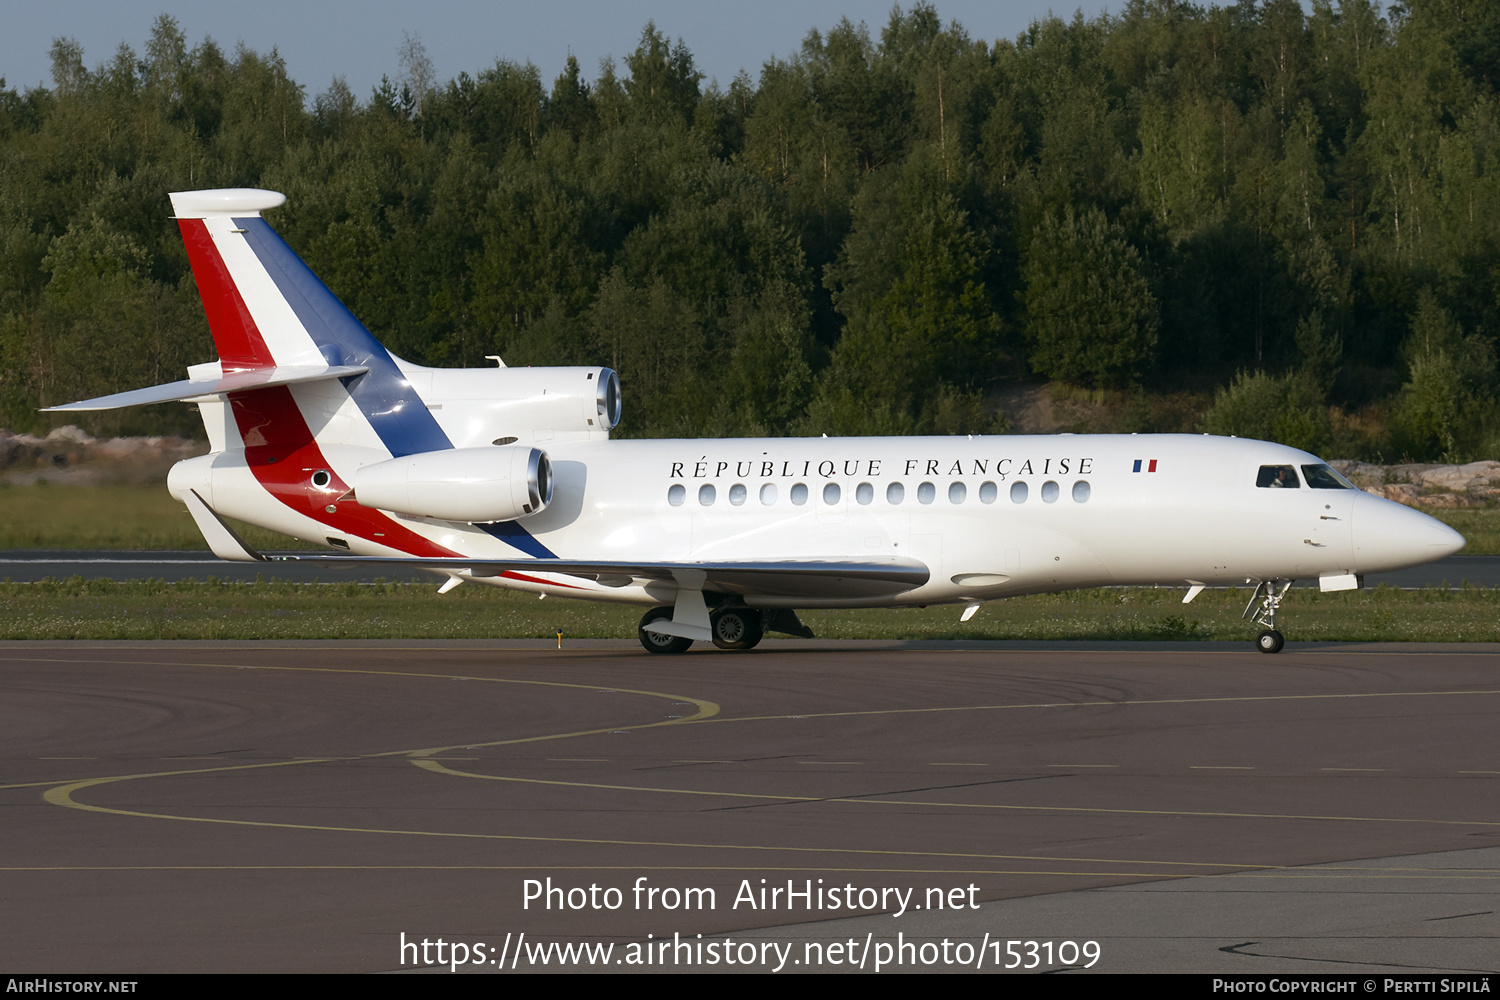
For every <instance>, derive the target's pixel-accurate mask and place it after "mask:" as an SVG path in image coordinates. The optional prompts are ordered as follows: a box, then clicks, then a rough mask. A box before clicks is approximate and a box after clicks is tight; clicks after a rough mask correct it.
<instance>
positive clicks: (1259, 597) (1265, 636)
mask: <svg viewBox="0 0 1500 1000" xmlns="http://www.w3.org/2000/svg"><path fill="white" fill-rule="evenodd" d="M1278 584H1279V585H1280V589H1278V587H1277V585H1278ZM1290 589H1292V581H1290V580H1284V581H1283V580H1262V581H1261V582H1260V583H1259V584H1258V585H1257V586H1256V588H1255V592H1254V593H1253V594H1251V595H1250V603H1249V604H1246V605H1245V613H1244V614H1243V615H1241V616H1240V617H1241V618H1249V619H1250V620H1251V621H1253V622H1255V624H1257V625H1259V626H1261V633H1260V635H1258V636H1256V637H1255V648H1256V649H1258V650H1260V651H1261V652H1262V653H1279V652H1281V647H1282V646H1284V645H1286V638H1285V637H1284V636H1282V634H1281V633H1280V632H1278V631H1276V612H1277V611H1278V610H1279V609H1280V608H1281V599H1282V598H1284V597H1286V592H1287V591H1288V590H1290ZM1257 601H1259V602H1260V606H1259V607H1256V602H1257Z"/></svg>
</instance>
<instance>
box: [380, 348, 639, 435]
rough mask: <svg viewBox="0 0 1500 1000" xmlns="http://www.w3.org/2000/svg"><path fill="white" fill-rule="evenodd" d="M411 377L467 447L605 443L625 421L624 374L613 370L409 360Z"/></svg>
mask: <svg viewBox="0 0 1500 1000" xmlns="http://www.w3.org/2000/svg"><path fill="white" fill-rule="evenodd" d="M406 374H407V378H408V379H409V380H410V381H411V384H412V386H413V387H414V388H415V389H416V390H417V392H418V394H419V395H421V397H422V399H423V401H424V402H426V403H427V407H428V409H429V410H431V411H432V414H433V416H434V417H436V418H437V421H438V423H439V424H440V425H442V427H443V430H444V431H445V432H446V433H447V434H448V437H449V440H451V441H452V442H453V443H454V445H456V446H457V447H460V448H466V447H474V446H478V445H486V444H490V443H491V442H494V441H503V442H504V443H507V444H509V443H512V441H514V442H520V443H521V444H541V443H543V442H547V441H578V440H591V439H601V440H602V439H604V438H607V437H609V432H610V430H612V429H613V428H614V426H615V424H617V423H619V422H620V377H619V376H618V375H616V374H615V373H614V372H613V371H611V370H610V369H608V368H582V367H579V368H564V367H559V368H418V367H416V366H415V365H408V366H407V368H406ZM506 438H510V439H512V441H505V439H506Z"/></svg>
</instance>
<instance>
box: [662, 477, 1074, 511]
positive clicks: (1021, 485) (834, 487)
mask: <svg viewBox="0 0 1500 1000" xmlns="http://www.w3.org/2000/svg"><path fill="white" fill-rule="evenodd" d="M787 492H788V494H789V496H790V498H791V501H792V503H793V504H794V505H796V506H798V507H800V506H802V505H803V504H805V503H807V498H808V488H807V484H806V483H797V484H796V485H794V486H793V487H792V488H791V489H790V490H788V491H787ZM937 492H938V488H937V486H935V485H934V484H932V483H923V484H922V485H920V486H918V487H917V502H918V503H923V504H929V503H932V502H933V501H934V500H936V499H937ZM1039 492H1040V493H1041V497H1042V502H1043V503H1056V502H1057V499H1058V497H1060V496H1062V487H1061V486H1059V485H1058V484H1057V482H1056V481H1055V480H1051V479H1049V480H1047V481H1046V482H1045V483H1043V484H1042V488H1041V490H1040V491H1039ZM1070 492H1071V495H1072V497H1073V502H1074V503H1088V499H1089V493H1090V487H1089V484H1088V480H1086V479H1080V480H1078V481H1077V482H1075V483H1074V484H1073V488H1072V490H1071V491H1070ZM843 495H844V491H843V487H841V486H840V485H839V484H838V483H827V484H825V485H824V486H823V503H825V504H827V505H829V506H832V505H834V504H836V503H838V502H839V500H841V499H842V498H843ZM999 495H1000V487H999V486H997V485H995V484H994V483H990V482H987V483H980V484H979V502H980V503H994V502H995V499H996V498H997V497H998V496H999ZM1030 495H1031V487H1030V486H1028V485H1027V484H1026V482H1025V481H1024V480H1019V479H1018V480H1016V481H1015V482H1013V483H1011V484H1010V500H1011V503H1025V502H1026V501H1027V499H1028V498H1029V497H1030ZM778 496H779V491H778V490H777V488H776V484H775V483H765V484H764V485H762V486H761V488H760V502H761V504H762V505H763V506H766V507H770V506H771V505H772V504H774V503H776V500H777V497H778ZM749 497H750V491H749V489H748V488H747V487H746V486H745V485H744V484H743V483H735V484H734V485H733V486H731V487H729V502H730V503H731V504H732V505H733V506H735V507H742V506H744V504H745V501H746V500H748V499H749ZM968 497H969V488H968V486H966V485H964V484H963V483H961V482H953V483H949V484H948V502H949V503H952V504H960V503H963V502H964V501H965V500H967V499H968ZM718 498H719V491H718V488H717V487H715V486H714V485H713V483H704V484H703V485H702V486H700V487H698V503H699V504H701V505H702V506H704V507H712V506H713V505H714V504H715V503H716V502H717V501H718ZM905 500H906V487H905V485H903V484H901V483H891V484H890V485H889V486H887V487H886V488H885V502H886V503H888V504H891V505H892V506H895V505H896V504H900V503H903V502H904V501H905ZM854 501H855V503H858V504H859V505H860V506H861V507H868V506H869V505H870V504H872V503H874V502H875V487H874V486H873V485H872V484H870V483H860V484H859V485H858V486H856V487H854ZM686 502H687V487H686V486H684V485H682V484H681V483H674V484H673V485H672V487H671V489H669V490H667V503H669V504H671V505H672V506H673V507H681V506H682V505H683V504H684V503H686Z"/></svg>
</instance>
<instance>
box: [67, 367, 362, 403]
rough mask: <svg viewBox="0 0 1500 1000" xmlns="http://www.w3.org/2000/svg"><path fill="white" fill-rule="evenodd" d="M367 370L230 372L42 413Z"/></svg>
mask: <svg viewBox="0 0 1500 1000" xmlns="http://www.w3.org/2000/svg"><path fill="white" fill-rule="evenodd" d="M367 371H369V369H368V368H363V367H359V366H356V365H290V366H284V367H280V368H254V369H251V370H249V371H240V372H230V373H229V374H228V375H216V376H214V377H212V378H189V379H183V380H182V381H181V382H168V383H166V384H165V385H153V386H150V387H149V388H146V389H132V390H130V391H129V392H117V393H115V394H114V395H112V396H100V397H98V398H97V399H85V400H82V401H80V402H77V403H67V404H65V405H63V406H49V407H47V408H46V409H44V410H43V411H42V412H43V413H60V412H65V411H70V410H118V409H122V408H124V407H127V406H145V405H147V404H148V403H177V402H181V401H182V400H185V399H200V398H202V397H205V396H220V395H223V394H225V393H230V392H244V391H245V390H248V389H264V388H266V387H267V386H272V385H293V384H295V383H297V382H322V381H326V380H328V379H335V378H348V377H350V376H351V375H363V374H364V373H365V372H367Z"/></svg>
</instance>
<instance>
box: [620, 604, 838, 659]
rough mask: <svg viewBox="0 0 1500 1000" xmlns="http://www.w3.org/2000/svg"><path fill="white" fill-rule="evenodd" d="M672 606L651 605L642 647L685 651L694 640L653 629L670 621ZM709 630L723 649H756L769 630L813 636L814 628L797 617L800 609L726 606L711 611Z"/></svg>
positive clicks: (643, 625)
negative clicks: (757, 608) (760, 609)
mask: <svg viewBox="0 0 1500 1000" xmlns="http://www.w3.org/2000/svg"><path fill="white" fill-rule="evenodd" d="M671 620H672V609H671V608H652V609H651V610H650V611H647V612H646V614H645V617H643V618H642V619H641V646H643V647H644V648H645V649H646V651H647V652H650V653H662V654H675V653H685V652H687V651H688V647H690V646H692V644H693V640H692V639H688V638H684V637H682V636H676V635H668V634H666V633H665V632H653V631H652V630H651V626H652V625H653V624H654V623H656V622H670V621H671ZM708 631H709V634H710V637H711V638H712V639H713V644H714V645H715V646H718V647H719V648H720V649H754V648H755V647H756V646H758V645H760V640H761V639H763V638H764V637H765V634H766V633H767V632H768V631H770V632H784V633H786V634H787V635H795V636H801V637H802V638H804V639H811V638H812V637H813V634H812V630H811V629H809V628H808V627H807V626H806V625H803V624H802V622H801V621H800V620H799V619H798V618H797V612H795V611H791V610H788V609H785V608H783V609H780V610H776V611H758V610H756V609H754V608H739V607H724V608H719V609H718V610H716V611H712V612H710V613H709V616H708Z"/></svg>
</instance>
